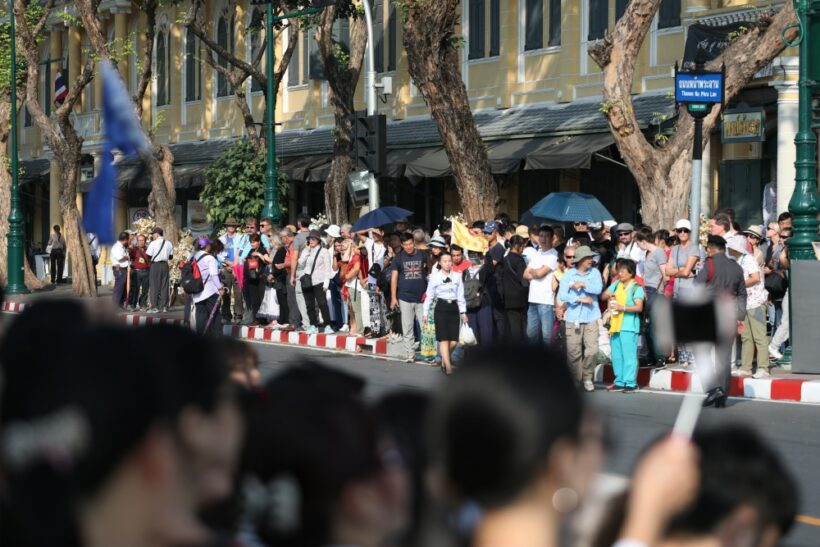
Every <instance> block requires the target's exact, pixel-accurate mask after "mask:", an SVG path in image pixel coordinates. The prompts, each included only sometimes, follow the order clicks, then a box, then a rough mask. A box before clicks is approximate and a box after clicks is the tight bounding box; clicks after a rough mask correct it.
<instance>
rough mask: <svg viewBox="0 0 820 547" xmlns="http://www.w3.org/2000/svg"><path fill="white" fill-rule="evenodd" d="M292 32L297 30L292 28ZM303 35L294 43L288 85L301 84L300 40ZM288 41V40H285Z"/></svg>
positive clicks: (289, 64)
mask: <svg viewBox="0 0 820 547" xmlns="http://www.w3.org/2000/svg"><path fill="white" fill-rule="evenodd" d="M290 32H296V31H295V30H293V29H291V31H290ZM301 39H302V38H301V37H298V38H297V39H296V42H295V43H294V44H293V52H292V54H291V57H290V63H288V85H289V86H295V85H299V42H300V41H301ZM285 43H287V40H285Z"/></svg>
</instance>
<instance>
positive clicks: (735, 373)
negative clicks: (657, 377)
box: [732, 370, 752, 378]
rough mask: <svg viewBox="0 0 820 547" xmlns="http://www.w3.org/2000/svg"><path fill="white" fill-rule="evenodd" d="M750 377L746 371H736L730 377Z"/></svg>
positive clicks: (749, 373)
mask: <svg viewBox="0 0 820 547" xmlns="http://www.w3.org/2000/svg"><path fill="white" fill-rule="evenodd" d="M751 375H752V373H751V372H749V371H748V370H736V371H734V373H732V376H738V377H740V378H748V377H749V376H751Z"/></svg>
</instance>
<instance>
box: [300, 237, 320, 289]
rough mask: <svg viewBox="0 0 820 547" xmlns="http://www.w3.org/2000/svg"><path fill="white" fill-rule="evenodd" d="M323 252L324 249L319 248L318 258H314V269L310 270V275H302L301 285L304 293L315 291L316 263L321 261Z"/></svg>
mask: <svg viewBox="0 0 820 547" xmlns="http://www.w3.org/2000/svg"><path fill="white" fill-rule="evenodd" d="M321 252H322V249H321V248H319V247H317V251H316V256H315V257H314V258H313V267H312V268H311V269H310V273H309V274H308V273H306V274H302V277H300V278H299V283H301V284H302V292H305V291H312V290H313V279H311V277H312V276H313V272H314V271H316V261H317V260H319V253H321Z"/></svg>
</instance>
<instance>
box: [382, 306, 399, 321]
mask: <svg viewBox="0 0 820 547" xmlns="http://www.w3.org/2000/svg"><path fill="white" fill-rule="evenodd" d="M399 315H401V311H400V310H399V308H395V309H392V310H387V313H385V314H384V318H385V319H387V320H388V321H392V320H393V319H395V318H396V317H398V316H399Z"/></svg>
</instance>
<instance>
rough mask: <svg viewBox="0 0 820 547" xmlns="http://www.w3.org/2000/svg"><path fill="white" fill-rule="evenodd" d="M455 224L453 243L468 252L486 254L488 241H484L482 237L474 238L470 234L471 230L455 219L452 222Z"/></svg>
mask: <svg viewBox="0 0 820 547" xmlns="http://www.w3.org/2000/svg"><path fill="white" fill-rule="evenodd" d="M452 222H453V238H452V239H453V243H454V244H455V245H458V246H459V247H461V248H462V249H465V250H467V251H473V252H476V253H481V254H484V253H486V252H487V240H486V239H484V237H482V236H474V235H473V234H471V233H470V230H469V229H468V228H467V226H465V225H464V224H462V223H461V222H459V221H458V220H456V219H455V218H454V219H453V220H452Z"/></svg>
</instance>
